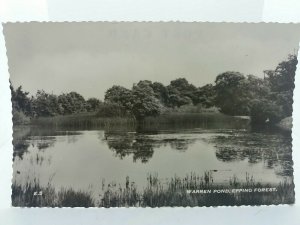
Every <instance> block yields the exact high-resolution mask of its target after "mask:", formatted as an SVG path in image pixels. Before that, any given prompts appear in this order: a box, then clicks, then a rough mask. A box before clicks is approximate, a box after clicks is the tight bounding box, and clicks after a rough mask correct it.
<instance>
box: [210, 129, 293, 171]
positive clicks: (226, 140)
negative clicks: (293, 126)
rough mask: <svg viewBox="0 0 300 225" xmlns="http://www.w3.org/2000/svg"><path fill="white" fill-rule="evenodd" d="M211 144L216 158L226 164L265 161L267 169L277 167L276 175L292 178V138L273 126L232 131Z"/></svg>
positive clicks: (287, 133) (215, 139)
mask: <svg viewBox="0 0 300 225" xmlns="http://www.w3.org/2000/svg"><path fill="white" fill-rule="evenodd" d="M212 142H213V143H214V146H215V147H216V149H217V150H216V157H217V159H219V160H220V161H223V162H233V161H241V160H247V161H248V163H250V164H254V163H259V162H264V165H265V166H266V167H267V168H270V169H272V168H277V167H280V169H277V170H275V173H276V174H278V175H283V176H292V175H293V161H292V137H291V133H290V132H283V131H281V130H279V129H277V128H273V127H267V128H266V127H264V128H262V127H260V128H258V127H255V128H252V129H251V130H250V131H243V132H238V133H236V132H232V133H229V134H228V135H225V136H216V137H214V138H213V140H212Z"/></svg>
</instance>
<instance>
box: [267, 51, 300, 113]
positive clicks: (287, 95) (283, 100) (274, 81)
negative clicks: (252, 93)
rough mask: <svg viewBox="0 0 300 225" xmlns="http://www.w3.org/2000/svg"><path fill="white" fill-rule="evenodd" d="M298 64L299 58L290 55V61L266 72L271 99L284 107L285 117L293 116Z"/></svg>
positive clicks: (283, 62)
mask: <svg viewBox="0 0 300 225" xmlns="http://www.w3.org/2000/svg"><path fill="white" fill-rule="evenodd" d="M297 64H298V60H297V56H296V55H289V56H288V59H287V60H285V61H282V62H280V63H279V64H278V66H277V67H276V69H275V70H268V71H265V73H266V74H267V81H268V82H269V84H270V88H271V94H270V99H271V100H272V101H274V102H275V103H276V104H277V105H279V106H281V107H282V110H283V111H282V113H283V115H282V116H283V117H288V116H291V115H292V111H293V108H292V106H293V91H294V88H295V84H294V81H295V72H296V67H297Z"/></svg>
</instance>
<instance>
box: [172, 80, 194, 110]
mask: <svg viewBox="0 0 300 225" xmlns="http://www.w3.org/2000/svg"><path fill="white" fill-rule="evenodd" d="M167 88H168V92H169V105H170V106H171V107H180V106H183V105H189V104H193V103H194V102H196V96H195V95H194V93H195V91H196V90H197V89H196V87H195V86H194V85H192V84H189V82H188V81H187V80H186V79H185V78H178V79H176V80H172V81H171V82H170V85H169V86H167ZM194 104H195V103H194Z"/></svg>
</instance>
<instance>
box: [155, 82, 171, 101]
mask: <svg viewBox="0 0 300 225" xmlns="http://www.w3.org/2000/svg"><path fill="white" fill-rule="evenodd" d="M150 86H151V87H152V89H153V91H154V96H155V98H157V99H158V100H159V101H160V102H161V104H163V105H164V106H167V105H169V100H170V99H169V98H170V96H169V91H168V88H167V87H165V86H164V85H163V84H162V83H159V82H154V83H153V84H151V85H150Z"/></svg>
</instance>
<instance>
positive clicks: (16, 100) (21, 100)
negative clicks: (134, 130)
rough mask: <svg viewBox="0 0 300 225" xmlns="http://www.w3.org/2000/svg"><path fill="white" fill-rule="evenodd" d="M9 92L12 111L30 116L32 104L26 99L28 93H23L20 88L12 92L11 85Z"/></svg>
mask: <svg viewBox="0 0 300 225" xmlns="http://www.w3.org/2000/svg"><path fill="white" fill-rule="evenodd" d="M10 90H11V101H12V109H13V111H18V112H23V113H24V114H25V115H26V116H30V115H31V114H32V103H31V99H30V98H29V97H28V94H29V92H24V91H23V90H22V86H19V87H18V88H17V89H16V90H14V87H13V86H12V84H11V83H10Z"/></svg>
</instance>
